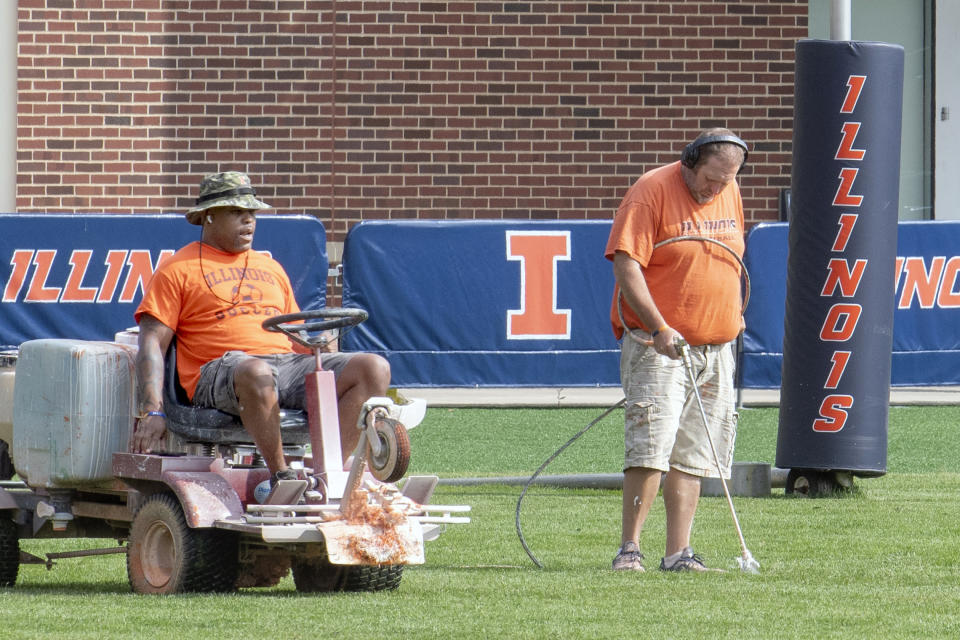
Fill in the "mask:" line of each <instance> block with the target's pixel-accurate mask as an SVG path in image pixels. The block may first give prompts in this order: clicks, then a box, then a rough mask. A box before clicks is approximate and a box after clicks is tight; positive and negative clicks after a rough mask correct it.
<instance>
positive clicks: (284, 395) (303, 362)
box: [130, 171, 390, 482]
mask: <svg viewBox="0 0 960 640" xmlns="http://www.w3.org/2000/svg"><path fill="white" fill-rule="evenodd" d="M269 207H270V205H268V204H266V203H265V202H262V201H260V200H258V199H257V197H256V193H255V192H254V190H253V187H252V186H251V184H250V178H248V177H247V176H246V174H243V173H240V172H237V171H227V172H224V173H215V174H212V175H208V176H206V177H205V178H204V179H203V181H202V182H201V183H200V197H199V198H197V201H196V206H195V207H194V208H193V209H190V210H189V211H188V212H187V213H186V218H187V221H188V222H189V223H190V224H195V225H200V226H202V231H201V237H200V241H199V242H192V243H190V244H188V245H187V246H185V247H183V248H181V249H180V250H179V251H177V252H176V253H175V254H174V255H173V256H171V257H170V258H168V259H166V260H164V261H163V262H162V263H161V264H160V266H159V267H158V268H157V270H156V272H155V273H154V275H153V278H152V279H151V280H150V282H149V283H148V285H147V288H146V291H145V292H144V296H143V300H142V301H141V303H140V306H139V307H138V308H137V310H136V312H135V314H134V317H135V319H136V321H137V322H138V324H139V325H140V335H139V351H138V354H137V362H136V368H137V384H138V391H139V401H140V416H139V419H138V420H137V423H136V426H135V429H134V434H133V438H132V439H131V441H130V450H131V451H132V452H134V453H150V452H151V451H156V450H160V449H162V447H163V442H164V438H165V435H166V422H165V418H166V416H165V415H164V413H163V386H162V385H163V360H164V354H165V353H166V352H167V347H168V346H169V345H170V341H171V340H172V339H173V338H174V337H176V339H177V373H178V376H179V378H180V383H181V384H182V385H183V387H184V390H185V391H186V392H187V395H188V396H189V397H190V399H191V401H192V402H193V404H194V405H197V406H201V407H215V408H217V409H220V410H221V411H225V412H227V413H232V414H234V415H239V416H240V419H241V421H242V422H243V426H244V428H245V429H246V430H247V431H248V432H249V433H250V435H251V436H252V437H253V440H254V442H255V443H256V445H257V449H258V450H259V451H260V454H261V455H262V456H263V459H264V461H265V462H266V464H267V466H268V467H269V469H270V472H271V474H273V475H272V480H273V481H274V482H275V481H276V480H278V479H293V478H296V474H295V473H294V471H293V470H290V469H288V468H287V464H286V462H285V460H284V456H283V445H282V442H281V436H280V406H281V405H282V406H284V407H290V408H304V406H305V400H304V375H305V374H306V373H308V372H310V371H312V370H313V369H314V368H315V367H316V362H315V359H314V356H313V355H312V354H305V353H295V352H294V351H295V349H294V345H293V344H292V343H291V342H290V340H289V339H288V338H287V337H286V336H284V335H283V334H281V333H273V332H268V331H265V330H264V329H263V328H261V326H260V324H261V322H262V321H263V320H264V319H265V318H266V317H268V316H273V315H279V314H287V313H294V312H296V311H299V307H298V306H297V302H296V300H295V299H294V297H293V289H292V287H291V285H290V280H289V278H288V277H287V274H286V272H285V271H284V270H283V267H281V266H280V264H279V263H278V262H276V261H275V260H273V259H272V258H270V257H268V256H266V255H264V254H262V253H260V252H258V251H255V250H253V248H252V246H253V234H254V231H255V229H256V225H257V218H256V212H257V211H258V210H261V209H267V208H269ZM301 350H302V349H301ZM322 366H323V368H324V369H326V370H330V371H333V373H334V377H335V380H336V391H337V400H338V403H337V404H338V410H339V416H340V428H341V448H342V454H343V455H344V457H346V456H347V455H348V454H349V452H351V451H352V450H353V448H354V447H355V446H356V444H357V441H358V439H359V432H358V430H357V428H356V424H357V419H358V417H359V415H360V411H361V408H362V406H363V403H364V402H365V401H366V400H367V399H368V398H370V397H371V396H383V395H386V392H387V387H388V386H389V384H390V365H389V364H388V363H387V361H386V360H385V359H383V358H382V357H380V356H378V355H375V354H368V353H352V354H345V353H325V354H323V355H322Z"/></svg>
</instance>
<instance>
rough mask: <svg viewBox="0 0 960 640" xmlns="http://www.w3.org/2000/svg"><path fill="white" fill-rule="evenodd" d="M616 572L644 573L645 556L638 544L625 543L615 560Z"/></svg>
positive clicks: (614, 568) (614, 567)
mask: <svg viewBox="0 0 960 640" xmlns="http://www.w3.org/2000/svg"><path fill="white" fill-rule="evenodd" d="M613 570H614V571H643V554H642V553H640V547H638V546H637V543H636V542H624V543H623V546H621V547H620V550H619V551H618V552H617V557H616V558H614V559H613Z"/></svg>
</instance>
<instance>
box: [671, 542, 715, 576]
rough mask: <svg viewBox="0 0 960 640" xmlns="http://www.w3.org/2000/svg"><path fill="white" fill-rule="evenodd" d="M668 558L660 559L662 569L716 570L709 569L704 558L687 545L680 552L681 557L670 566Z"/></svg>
mask: <svg viewBox="0 0 960 640" xmlns="http://www.w3.org/2000/svg"><path fill="white" fill-rule="evenodd" d="M666 560H667V559H666V558H663V559H662V560H660V571H716V569H708V568H707V565H705V564H703V558H701V557H700V556H698V555H697V554H695V553H694V552H693V549H691V548H690V547H687V548H686V549H684V550H683V551H681V552H680V557H679V558H677V559H676V560H674V562H673V564H671V565H670V566H669V567H668V566H667V565H666Z"/></svg>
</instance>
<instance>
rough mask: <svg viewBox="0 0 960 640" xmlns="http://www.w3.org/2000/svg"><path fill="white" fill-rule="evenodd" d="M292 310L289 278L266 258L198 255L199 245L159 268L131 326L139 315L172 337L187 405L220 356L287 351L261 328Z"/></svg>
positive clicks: (207, 249) (281, 339)
mask: <svg viewBox="0 0 960 640" xmlns="http://www.w3.org/2000/svg"><path fill="white" fill-rule="evenodd" d="M201 266H202V271H201ZM233 300H237V301H238V302H237V304H235V305H234V304H233V303H232V301H233ZM296 311H299V307H298V306H297V302H296V299H295V298H294V297H293V287H292V286H291V285H290V279H289V278H288V277H287V274H286V272H285V271H284V270H283V267H281V266H280V263H278V262H277V261H276V260H274V259H273V258H270V257H267V256H266V255H264V254H262V253H260V252H258V251H253V250H250V251H247V252H245V253H237V254H233V253H225V252H223V251H219V250H217V249H214V248H213V247H211V246H210V245H206V244H205V245H203V253H202V255H201V253H200V243H199V242H192V243H190V244H188V245H187V246H185V247H183V248H182V249H180V250H179V251H177V252H176V253H175V254H173V255H172V256H170V257H169V258H168V259H166V260H164V261H162V262H161V263H160V265H159V266H158V267H157V271H156V272H155V273H154V274H153V277H152V278H151V279H150V282H149V283H148V284H147V288H146V291H145V292H144V294H143V300H142V301H141V302H140V306H138V307H137V310H136V312H135V313H134V319H135V320H136V321H137V322H138V323H139V322H140V317H141V316H142V315H143V314H145V313H146V314H149V315H151V316H153V317H154V318H156V319H157V320H159V321H160V322H162V323H163V324H165V325H166V326H168V327H170V329H172V330H173V331H174V332H175V333H176V335H177V373H178V374H179V375H180V383H181V384H182V385H183V388H184V390H186V392H187V395H189V396H190V398H193V393H194V390H195V389H196V387H197V380H198V379H199V378H200V367H201V366H203V365H204V364H206V363H207V362H210V361H211V360H215V359H217V358H219V357H220V356H222V355H223V354H224V353H226V352H227V351H246V352H247V353H253V354H267V353H289V352H291V351H293V348H292V344H291V342H290V340H289V339H288V338H287V337H286V336H285V335H284V334H282V333H274V332H270V331H266V330H264V329H263V328H262V327H261V326H260V323H261V322H262V321H263V320H264V319H265V318H267V317H270V316H275V315H279V314H282V313H294V312H296Z"/></svg>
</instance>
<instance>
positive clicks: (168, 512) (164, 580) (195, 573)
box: [127, 493, 238, 594]
mask: <svg viewBox="0 0 960 640" xmlns="http://www.w3.org/2000/svg"><path fill="white" fill-rule="evenodd" d="M237 542H238V541H237V537H236V535H235V534H233V533H231V532H227V531H220V530H217V529H191V528H190V527H189V526H187V522H186V519H185V517H184V515H183V508H182V507H181V506H180V502H179V501H178V500H177V498H176V497H175V496H174V495H173V494H169V493H161V494H156V495H153V496H151V497H150V498H148V499H147V501H146V502H145V503H144V504H143V506H141V507H140V509H138V510H137V513H136V514H135V515H134V517H133V525H132V526H131V528H130V541H129V543H128V544H127V576H128V578H129V580H130V586H131V587H132V588H133V590H134V591H135V592H136V593H154V594H172V593H184V592H215V591H221V592H222V591H232V590H234V588H235V587H236V583H237V570H238V564H237Z"/></svg>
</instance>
